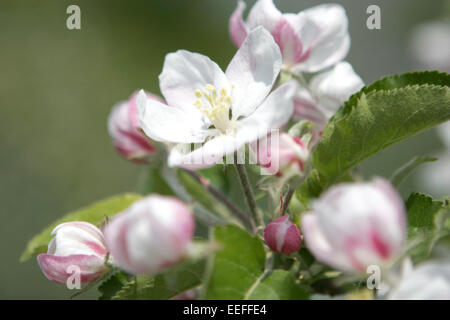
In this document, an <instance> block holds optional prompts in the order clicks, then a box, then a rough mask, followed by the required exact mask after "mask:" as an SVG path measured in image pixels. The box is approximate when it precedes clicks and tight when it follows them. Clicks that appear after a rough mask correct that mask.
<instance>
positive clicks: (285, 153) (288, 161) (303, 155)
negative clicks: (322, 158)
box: [251, 132, 309, 176]
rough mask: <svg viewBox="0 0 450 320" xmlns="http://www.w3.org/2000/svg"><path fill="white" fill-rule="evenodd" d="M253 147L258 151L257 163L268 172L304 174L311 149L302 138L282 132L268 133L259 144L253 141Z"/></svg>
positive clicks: (289, 174)
mask: <svg viewBox="0 0 450 320" xmlns="http://www.w3.org/2000/svg"><path fill="white" fill-rule="evenodd" d="M275 139H276V140H275ZM251 147H252V149H253V150H254V151H255V153H256V160H257V163H258V164H259V165H260V166H262V167H263V168H264V169H265V171H266V172H267V173H268V174H276V175H279V176H281V175H284V174H287V175H288V176H293V175H303V172H304V169H305V161H306V159H307V158H308V156H309V150H308V148H307V146H306V145H305V143H304V142H303V141H302V140H301V139H300V138H298V137H291V136H290V135H289V134H287V133H284V132H282V133H280V134H277V135H268V136H267V137H264V138H262V139H260V140H258V143H257V144H256V142H255V143H252V144H251Z"/></svg>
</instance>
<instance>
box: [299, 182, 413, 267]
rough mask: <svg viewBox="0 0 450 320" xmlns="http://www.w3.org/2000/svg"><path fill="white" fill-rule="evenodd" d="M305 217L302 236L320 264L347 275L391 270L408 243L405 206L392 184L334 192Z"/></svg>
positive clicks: (341, 188)
mask: <svg viewBox="0 0 450 320" xmlns="http://www.w3.org/2000/svg"><path fill="white" fill-rule="evenodd" d="M312 209H313V213H308V214H304V215H303V219H302V230H303V234H304V236H305V241H306V245H307V247H308V249H309V250H310V251H311V252H312V253H313V254H314V255H315V256H316V258H317V259H318V260H320V261H322V262H324V263H326V264H329V265H331V266H333V267H335V268H337V269H340V270H343V271H361V272H365V271H366V268H367V267H368V266H369V265H382V264H387V263H389V262H390V260H391V259H392V258H393V257H394V256H395V255H396V254H397V253H399V251H400V249H401V247H402V245H403V243H404V241H405V237H406V212H405V208H404V204H403V201H402V199H401V198H400V196H399V195H398V193H397V192H396V191H395V189H394V188H393V187H392V186H391V185H390V184H389V182H388V181H386V180H384V179H381V178H377V179H375V180H374V181H373V182H370V183H351V184H350V183H343V184H340V185H336V186H334V187H331V188H330V189H329V190H328V191H327V192H325V193H324V194H323V195H322V196H321V197H320V198H319V199H318V200H317V201H315V202H313V203H312Z"/></svg>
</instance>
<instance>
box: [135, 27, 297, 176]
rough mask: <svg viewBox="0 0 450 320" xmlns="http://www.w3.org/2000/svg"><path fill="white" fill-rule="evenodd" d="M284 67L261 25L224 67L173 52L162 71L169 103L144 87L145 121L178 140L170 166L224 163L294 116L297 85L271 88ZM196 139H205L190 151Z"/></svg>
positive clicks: (165, 138) (152, 130)
mask: <svg viewBox="0 0 450 320" xmlns="http://www.w3.org/2000/svg"><path fill="white" fill-rule="evenodd" d="M280 68H281V54H280V50H279V48H278V46H277V45H276V43H275V42H274V40H273V38H272V36H271V35H270V34H269V33H268V32H267V31H266V30H264V29H263V28H262V27H259V28H256V29H255V30H253V31H252V32H251V33H250V34H249V36H248V37H247V38H246V40H245V41H244V43H243V44H242V46H241V48H240V49H239V50H238V51H237V53H236V55H235V56H234V58H233V59H232V60H231V62H230V64H229V65H228V68H227V69H226V72H225V73H224V72H223V71H222V70H221V69H220V68H219V66H218V65H217V64H216V63H214V62H213V61H211V60H210V59H209V58H208V57H206V56H204V55H201V54H198V53H191V52H188V51H184V50H180V51H177V52H175V53H171V54H168V55H167V56H166V59H165V62H164V67H163V71H162V73H161V75H160V76H159V81H160V89H161V92H162V94H163V96H164V98H165V100H166V101H167V104H168V105H164V104H163V103H160V102H158V101H155V100H150V99H147V97H146V95H145V93H144V92H141V93H140V95H139V97H138V107H139V120H140V123H141V127H142V129H143V130H144V132H145V134H147V135H148V136H149V137H150V138H152V139H154V140H157V141H162V142H169V143H175V144H176V145H175V147H173V149H172V150H171V152H170V155H169V165H170V166H180V167H186V168H190V169H196V168H204V167H208V166H212V165H214V164H216V163H220V161H221V160H222V157H223V156H224V155H227V154H231V153H233V152H234V151H236V150H238V149H239V148H240V147H242V146H243V145H244V144H246V143H248V142H252V141H254V140H256V139H258V138H260V137H262V136H265V135H266V134H267V133H268V132H269V131H270V130H271V129H275V128H279V127H280V126H282V125H283V124H285V123H286V122H287V121H288V120H289V118H290V117H291V115H292V112H293V103H292V96H293V93H294V90H295V85H294V84H293V83H286V84H284V85H282V86H280V87H278V88H277V89H275V90H274V91H273V92H271V93H270V91H271V89H272V86H273V84H274V82H275V80H276V78H277V76H278V74H279V72H280ZM269 93H270V94H269ZM193 143H197V144H199V143H201V144H202V145H201V146H200V147H198V148H197V149H195V150H193V151H191V150H190V148H191V145H190V144H193Z"/></svg>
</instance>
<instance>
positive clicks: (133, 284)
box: [113, 260, 205, 300]
mask: <svg viewBox="0 0 450 320" xmlns="http://www.w3.org/2000/svg"><path fill="white" fill-rule="evenodd" d="M204 268H205V261H204V260H198V261H195V262H192V261H186V262H184V263H181V264H179V265H176V266H174V267H171V268H169V269H168V270H167V271H166V272H164V273H161V274H159V275H156V276H145V275H138V276H136V277H133V279H132V280H131V281H129V282H128V283H127V284H126V285H125V286H124V287H123V288H122V289H121V290H120V291H119V292H117V294H115V295H114V297H113V299H114V300H115V299H121V300H167V299H170V298H172V297H174V296H176V295H178V294H180V293H182V292H184V291H186V290H189V289H192V288H194V287H196V286H198V285H199V284H200V283H201V281H202V278H203V273H204Z"/></svg>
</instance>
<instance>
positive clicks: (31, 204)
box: [0, 0, 448, 299]
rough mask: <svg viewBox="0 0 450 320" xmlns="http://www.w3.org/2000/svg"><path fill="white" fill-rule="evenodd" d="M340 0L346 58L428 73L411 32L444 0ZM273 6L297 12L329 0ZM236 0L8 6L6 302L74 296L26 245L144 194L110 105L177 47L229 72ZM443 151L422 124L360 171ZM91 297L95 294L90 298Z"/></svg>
mask: <svg viewBox="0 0 450 320" xmlns="http://www.w3.org/2000/svg"><path fill="white" fill-rule="evenodd" d="M253 2H254V1H247V3H248V4H250V5H251V4H252V3H253ZM336 2H339V3H341V4H343V5H344V7H345V8H346V10H347V13H348V16H349V21H350V27H349V28H350V34H351V37H352V47H351V51H350V53H349V55H348V59H347V60H348V61H350V62H351V63H352V64H353V66H354V68H355V70H356V72H357V73H359V74H360V75H361V77H362V78H363V79H364V81H365V82H366V83H371V82H372V81H375V80H377V79H379V78H381V77H383V76H385V75H388V74H393V73H400V72H406V71H411V70H419V69H422V68H423V67H422V66H421V65H420V64H418V63H417V61H415V60H414V58H413V56H412V55H411V52H410V49H409V48H410V46H409V39H410V34H411V30H412V29H413V27H414V26H416V25H417V24H419V23H422V22H424V21H428V20H432V19H435V18H438V17H439V16H441V15H442V14H443V13H444V11H445V10H444V8H445V4H444V1H443V0H442V1H441V0H433V1H423V0H395V1H392V0H384V1H376V0H370V1H366V0H348V1H336ZM275 3H276V5H277V6H278V7H279V8H280V10H282V11H285V12H286V11H291V12H297V11H300V10H301V9H305V8H308V7H310V6H313V5H316V4H319V3H323V1H312V0H302V1H300V0H296V1H294V0H292V1H287V0H278V1H277V0H275ZM70 4H77V5H79V6H80V8H81V30H73V31H71V30H68V29H67V28H66V18H67V16H68V15H67V14H66V8H67V6H68V5H70ZM370 4H378V5H379V6H380V7H381V18H382V20H381V21H382V28H381V30H368V29H367V27H366V19H367V16H368V15H367V14H366V9H367V7H368V6H369V5H370ZM235 5H236V1H235V0H184V1H182V0H178V1H177V0H157V1H143V0H130V1H118V0H114V1H112V0H108V1H106V0H104V1H92V0H91V1H88V0H85V1H75V0H72V1H65V0H58V1H56V0H55V1H49V0H40V1H24V0H2V1H1V2H0V43H1V49H0V108H1V109H0V110H1V113H0V154H1V156H0V214H1V223H0V298H2V299H15V298H23V299H47V298H52V299H66V298H68V297H69V296H70V294H71V292H69V291H68V290H67V289H65V288H64V287H63V286H59V285H56V284H54V283H51V282H49V281H47V280H46V278H45V277H44V276H43V274H42V273H41V271H40V269H39V268H38V266H37V263H36V261H35V260H31V261H28V262H26V263H19V262H18V259H19V256H20V254H21V252H22V250H23V249H24V247H25V245H26V242H27V241H28V240H29V239H30V238H31V237H32V236H33V235H34V234H36V233H37V232H39V231H40V230H41V229H42V228H43V227H45V226H46V225H47V224H49V223H50V222H52V221H53V220H55V219H56V218H58V217H59V216H61V215H62V214H65V213H66V212H69V211H71V210H73V209H77V208H79V207H82V206H85V205H87V204H89V203H91V202H93V201H95V200H98V199H101V198H104V197H108V196H111V195H114V194H118V193H122V192H125V191H136V189H137V186H138V182H137V180H138V176H139V174H140V173H142V170H143V167H141V166H139V165H135V164H132V163H129V162H126V161H125V160H122V159H121V158H120V157H119V156H118V155H117V154H116V152H115V150H114V149H113V147H112V145H111V141H110V139H109V136H108V133H107V130H106V118H107V116H108V113H109V111H110V108H111V106H112V105H113V104H115V103H116V102H117V101H119V100H123V99H126V98H127V97H128V96H129V95H130V94H131V93H132V92H133V91H134V90H136V89H139V88H145V89H147V90H149V91H151V92H155V93H159V88H158V81H157V76H158V74H159V73H160V71H161V67H162V62H163V59H164V56H165V54H166V53H168V52H172V51H175V50H177V49H181V48H183V49H187V50H190V51H197V52H200V53H203V54H206V55H208V56H210V57H211V58H212V59H213V60H215V61H217V62H218V63H219V65H221V66H222V67H223V68H225V67H226V65H227V63H228V61H229V60H230V59H231V57H232V56H233V54H234V52H235V50H236V49H235V48H234V46H233V45H232V43H231V41H230V40H229V36H228V31H227V30H228V29H227V28H228V18H229V15H230V14H231V13H232V11H233V10H234V8H235ZM430 50H440V48H439V47H436V48H430ZM442 148H443V144H442V142H441V141H440V140H439V138H438V136H437V135H436V133H435V132H434V131H428V132H424V133H422V134H420V135H418V136H416V137H414V138H413V139H410V140H408V141H406V142H403V143H400V144H397V145H395V146H393V147H391V148H389V149H388V150H386V151H384V152H382V153H380V154H379V155H376V156H375V157H373V158H371V159H369V160H368V161H366V162H365V163H364V164H363V165H362V166H361V172H362V173H363V174H364V176H366V177H370V176H372V175H374V174H377V175H381V176H386V177H389V176H390V175H391V174H392V172H393V171H394V170H395V169H396V168H397V167H399V166H400V165H401V164H403V163H405V162H406V161H408V160H409V159H411V158H412V157H413V156H414V155H430V154H435V153H437V152H439V150H440V149H442ZM411 190H417V191H422V192H428V191H430V190H426V187H425V186H424V185H423V184H422V183H421V181H420V180H419V179H417V178H414V176H413V177H411V178H409V179H408V180H407V181H406V182H405V183H404V184H403V186H402V190H401V191H402V193H403V195H404V196H406V195H407V194H408V193H409V192H410V191H411ZM446 191H448V190H443V193H445V192H446ZM92 297H95V293H87V294H86V295H84V296H82V298H92Z"/></svg>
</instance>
